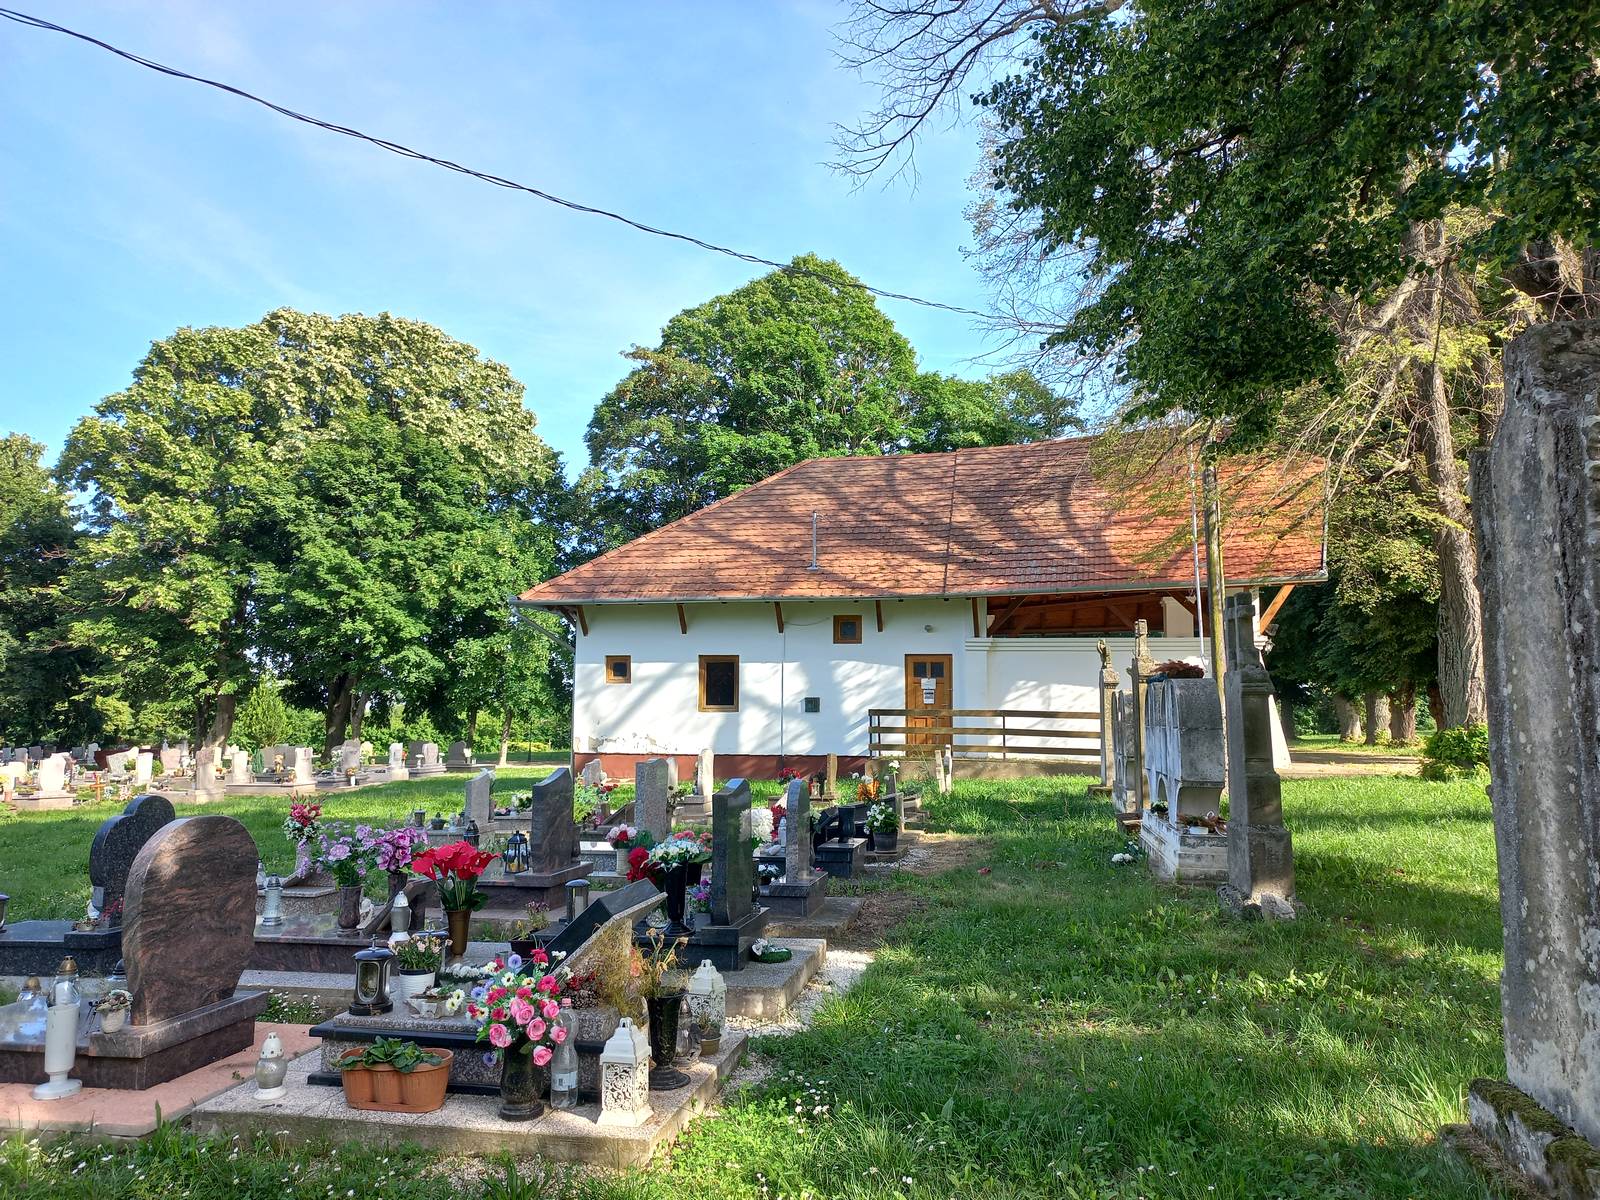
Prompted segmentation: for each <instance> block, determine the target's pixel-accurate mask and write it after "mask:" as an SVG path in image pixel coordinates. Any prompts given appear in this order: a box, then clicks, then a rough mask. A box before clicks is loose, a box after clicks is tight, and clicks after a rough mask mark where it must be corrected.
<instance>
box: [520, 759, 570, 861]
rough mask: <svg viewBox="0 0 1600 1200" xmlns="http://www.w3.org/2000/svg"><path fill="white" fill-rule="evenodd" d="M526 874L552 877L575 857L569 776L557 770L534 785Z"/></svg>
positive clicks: (564, 771)
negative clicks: (528, 872) (532, 873)
mask: <svg viewBox="0 0 1600 1200" xmlns="http://www.w3.org/2000/svg"><path fill="white" fill-rule="evenodd" d="M529 818H530V821H531V823H532V828H531V829H530V830H529V834H528V842H529V868H528V869H529V870H530V871H533V872H534V873H536V874H554V873H555V872H557V871H562V870H565V869H566V868H568V867H570V866H572V863H573V860H574V859H575V858H576V857H577V855H578V824H577V822H576V821H575V820H573V817H572V772H571V771H569V770H567V768H565V767H558V768H556V769H555V770H554V771H552V772H551V773H550V774H549V775H547V776H545V777H544V778H543V779H541V780H540V781H539V782H538V783H536V784H534V785H533V803H532V805H531V806H530V808H529Z"/></svg>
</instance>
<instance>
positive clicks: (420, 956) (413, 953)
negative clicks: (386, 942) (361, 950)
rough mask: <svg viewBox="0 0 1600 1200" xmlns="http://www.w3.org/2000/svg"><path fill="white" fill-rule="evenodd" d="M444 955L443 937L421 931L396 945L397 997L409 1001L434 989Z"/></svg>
mask: <svg viewBox="0 0 1600 1200" xmlns="http://www.w3.org/2000/svg"><path fill="white" fill-rule="evenodd" d="M443 957H444V939H443V938H442V937H440V936H439V935H438V934H434V933H419V934H416V935H415V936H413V937H408V938H406V939H405V940H404V941H402V942H396V943H395V946H394V965H395V970H396V974H395V984H394V998H395V999H396V1000H400V1001H405V1000H409V999H410V998H411V997H412V996H415V995H417V994H418V993H420V992H425V991H427V990H428V989H429V988H431V987H432V986H433V985H434V983H435V982H436V981H437V979H438V977H439V962H440V960H441V959H442V958H443Z"/></svg>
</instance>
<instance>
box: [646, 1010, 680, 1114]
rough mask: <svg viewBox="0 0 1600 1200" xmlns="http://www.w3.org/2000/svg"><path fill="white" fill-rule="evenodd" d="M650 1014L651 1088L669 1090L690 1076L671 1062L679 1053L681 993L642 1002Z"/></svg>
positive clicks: (657, 1090)
mask: <svg viewBox="0 0 1600 1200" xmlns="http://www.w3.org/2000/svg"><path fill="white" fill-rule="evenodd" d="M644 1003H645V1009H646V1011H647V1012H648V1014H649V1017H650V1063H651V1066H650V1090H651V1091H652V1092H670V1091H672V1090H673V1089H674V1088H681V1087H683V1086H684V1085H685V1084H686V1083H688V1082H689V1077H688V1076H687V1075H685V1074H684V1073H683V1072H682V1071H680V1070H678V1069H677V1068H676V1067H674V1066H673V1065H672V1059H673V1056H674V1055H676V1054H677V1052H678V1016H679V1013H680V1011H681V1010H682V1008H683V993H682V992H673V993H672V994H671V995H669V996H651V997H650V998H649V999H648V1000H646V1001H645V1002H644Z"/></svg>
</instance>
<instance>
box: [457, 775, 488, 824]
mask: <svg viewBox="0 0 1600 1200" xmlns="http://www.w3.org/2000/svg"><path fill="white" fill-rule="evenodd" d="M461 813H462V817H463V820H462V824H463V826H465V825H467V824H476V825H477V827H478V828H479V829H483V830H486V829H488V828H489V823H490V822H491V821H493V820H494V772H493V771H491V770H489V768H488V767H485V768H484V769H483V770H481V771H479V772H478V773H477V774H476V775H474V776H473V777H472V778H471V779H469V780H468V781H467V801H466V804H465V805H464V806H463V807H462V809H461Z"/></svg>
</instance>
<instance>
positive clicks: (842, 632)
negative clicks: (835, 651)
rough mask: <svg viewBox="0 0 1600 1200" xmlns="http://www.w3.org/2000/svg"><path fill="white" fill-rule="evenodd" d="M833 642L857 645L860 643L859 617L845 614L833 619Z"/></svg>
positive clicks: (837, 644) (838, 644)
mask: <svg viewBox="0 0 1600 1200" xmlns="http://www.w3.org/2000/svg"><path fill="white" fill-rule="evenodd" d="M833 644H834V645H836V646H859V645H860V644H861V618H860V617H857V616H854V615H850V614H846V615H843V616H837V617H835V618H834V619H833Z"/></svg>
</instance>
